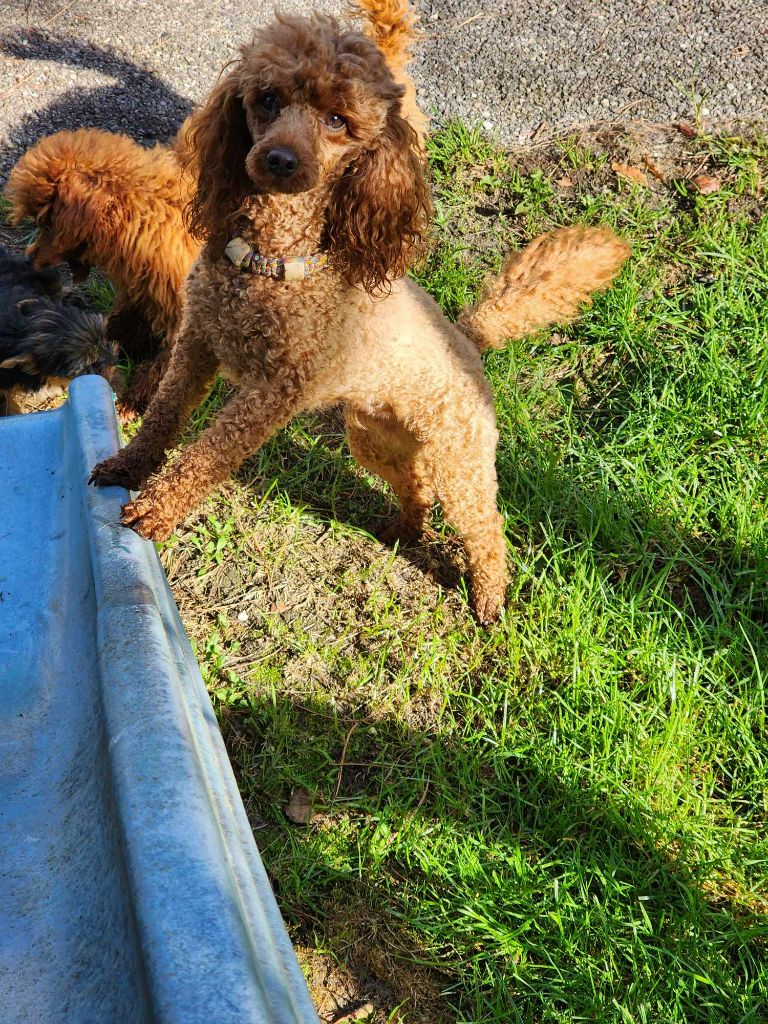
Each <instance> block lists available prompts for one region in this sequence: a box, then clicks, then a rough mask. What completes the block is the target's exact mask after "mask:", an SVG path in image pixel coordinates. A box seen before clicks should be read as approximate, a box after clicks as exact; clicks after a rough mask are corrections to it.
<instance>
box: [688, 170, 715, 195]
mask: <svg viewBox="0 0 768 1024" xmlns="http://www.w3.org/2000/svg"><path fill="white" fill-rule="evenodd" d="M693 184H694V185H695V186H696V188H697V189H698V191H699V192H701V194H702V195H703V196H711V195H712V193H713V192H717V191H719V189H720V179H719V178H714V177H712V176H711V175H709V174H698V175H697V176H696V177H695V178H694V179H693Z"/></svg>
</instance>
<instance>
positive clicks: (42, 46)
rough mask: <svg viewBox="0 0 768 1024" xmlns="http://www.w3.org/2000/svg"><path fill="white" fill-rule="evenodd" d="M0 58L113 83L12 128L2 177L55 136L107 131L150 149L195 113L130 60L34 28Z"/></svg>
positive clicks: (80, 91) (63, 100)
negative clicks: (89, 73)
mask: <svg viewBox="0 0 768 1024" xmlns="http://www.w3.org/2000/svg"><path fill="white" fill-rule="evenodd" d="M0 54H6V55H8V56H12V57H15V58H17V59H21V60H34V61H52V62H54V63H56V64H69V65H71V66H72V67H73V68H87V69H90V70H93V71H98V72H99V73H100V74H102V75H106V76H108V77H110V78H112V79H114V81H113V82H112V83H110V84H109V85H100V86H95V87H93V88H88V87H83V86H75V87H74V88H73V89H71V90H70V91H68V92H67V93H65V94H64V95H62V96H59V97H58V98H57V99H54V100H52V101H51V103H49V104H48V106H46V107H44V108H43V109H41V110H32V111H29V113H27V114H25V116H24V117H23V118H22V119H21V121H19V122H18V123H17V124H15V125H13V126H11V128H10V132H9V134H10V145H9V146H8V148H7V149H6V150H5V151H4V152H3V153H2V155H0V176H2V177H5V175H6V174H7V173H8V171H9V170H10V168H11V167H12V166H13V164H14V163H15V162H16V160H18V158H19V157H20V156H21V154H22V153H23V152H24V151H25V150H26V149H28V148H29V147H30V146H32V145H34V143H35V142H37V141H38V139H41V138H43V137H44V136H46V135H51V134H52V133H53V132H57V131H61V130H62V129H70V130H71V129H76V128H103V129H105V130H107V131H113V132H122V133H123V134H125V135H130V136H131V138H133V139H135V140H136V141H137V142H141V143H144V144H145V145H148V144H151V143H154V142H158V141H160V142H163V141H166V140H167V139H170V138H171V137H172V136H173V135H174V133H175V132H176V129H177V128H178V127H179V125H180V124H181V122H182V121H183V120H184V118H185V117H186V116H187V114H189V112H190V111H191V110H192V102H191V101H190V100H189V99H187V98H186V97H185V96H181V95H179V93H177V92H175V91H174V90H173V89H172V88H170V86H168V85H166V83H165V82H162V81H161V80H160V79H159V78H158V77H157V75H155V74H154V73H153V72H152V71H150V70H148V69H147V68H142V67H139V66H138V65H136V64H133V63H131V62H130V61H127V60H125V58H124V57H121V56H120V55H119V54H117V53H115V52H114V51H113V50H110V49H106V48H103V47H98V46H93V45H91V44H90V43H84V42H81V41H80V40H77V39H71V38H68V37H66V36H59V35H55V34H52V33H47V32H39V31H34V30H31V29H29V30H24V31H16V32H13V33H11V34H9V35H7V36H5V37H4V38H2V39H0ZM20 87H21V86H20Z"/></svg>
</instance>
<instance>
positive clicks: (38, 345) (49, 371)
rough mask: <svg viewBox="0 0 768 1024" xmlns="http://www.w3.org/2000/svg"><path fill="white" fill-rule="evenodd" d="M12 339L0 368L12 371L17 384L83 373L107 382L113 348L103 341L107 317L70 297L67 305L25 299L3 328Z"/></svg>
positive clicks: (112, 345) (41, 299)
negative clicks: (91, 374)
mask: <svg viewBox="0 0 768 1024" xmlns="http://www.w3.org/2000/svg"><path fill="white" fill-rule="evenodd" d="M7 331H8V335H9V336H11V335H12V336H13V337H14V339H15V340H14V343H13V348H14V352H13V354H12V355H8V356H6V357H5V359H3V360H2V361H0V370H5V371H14V372H15V373H16V374H18V376H19V382H20V383H23V382H27V383H29V382H30V381H35V382H36V381H40V380H47V381H49V382H50V381H68V380H71V379H72V378H73V377H80V376H82V375H83V374H86V373H97V374H101V375H102V376H105V377H107V379H110V376H111V368H112V367H113V366H114V365H115V363H116V362H117V357H118V353H117V346H116V345H115V344H114V342H112V341H110V340H108V339H107V334H106V319H105V318H104V317H103V316H102V315H101V314H100V313H94V312H92V311H91V310H88V309H86V308H85V307H84V304H83V303H82V302H80V301H79V300H78V299H76V298H75V297H74V296H71V297H69V298H68V299H67V301H64V302H61V301H58V302H57V301H53V300H51V299H45V298H30V299H23V300H22V301H21V302H18V303H17V304H16V307H15V309H14V310H13V315H12V318H11V320H10V322H9V324H8V325H7Z"/></svg>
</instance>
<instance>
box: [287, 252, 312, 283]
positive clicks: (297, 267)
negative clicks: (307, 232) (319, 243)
mask: <svg viewBox="0 0 768 1024" xmlns="http://www.w3.org/2000/svg"><path fill="white" fill-rule="evenodd" d="M306 276H307V257H306V256H285V257H283V280H284V281H303V280H304V278H305V277H306Z"/></svg>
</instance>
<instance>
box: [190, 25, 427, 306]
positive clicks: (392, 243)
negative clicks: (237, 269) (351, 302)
mask: <svg viewBox="0 0 768 1024" xmlns="http://www.w3.org/2000/svg"><path fill="white" fill-rule="evenodd" d="M305 82H306V83H307V84H306V85H303V83H305ZM297 87H298V88H297ZM267 90H274V91H276V92H282V94H283V95H284V96H285V97H286V98H287V97H288V96H289V95H290V96H291V99H292V102H291V103H290V104H288V105H287V106H286V107H285V109H284V110H283V111H282V112H281V114H280V116H279V117H278V118H277V119H276V120H275V121H274V122H273V123H266V120H265V117H264V116H260V113H259V108H258V97H259V96H261V95H262V94H263V93H265V91H267ZM403 95H404V87H403V86H401V85H398V84H397V83H396V82H395V80H394V78H393V76H392V73H391V71H390V70H389V67H388V66H387V64H386V62H385V61H384V60H383V59H382V55H381V53H380V51H379V50H378V49H377V47H376V46H375V44H374V43H373V42H372V41H371V40H369V39H368V38H367V37H366V36H364V35H362V34H361V33H359V32H357V31H352V30H347V29H343V28H341V26H340V25H339V23H338V22H337V21H335V19H328V18H325V17H321V16H317V15H316V16H313V17H312V18H309V19H306V18H299V17H291V16H287V15H281V16H279V17H278V18H277V21H276V22H275V24H274V25H273V26H272V27H271V28H269V29H267V30H263V31H261V32H257V34H256V36H255V38H254V40H253V42H251V43H250V44H249V45H247V46H244V47H242V48H241V60H240V61H239V62H238V64H237V65H236V66H235V68H234V69H233V70H231V71H230V72H229V74H228V75H227V76H226V78H225V79H224V80H223V81H222V82H221V83H220V84H219V85H218V86H217V88H216V89H214V91H213V93H212V94H211V96H210V97H209V99H208V101H207V103H206V104H205V106H204V107H203V109H202V110H200V111H199V112H198V113H196V114H193V115H192V120H191V125H190V129H189V138H190V147H191V149H192V151H193V152H194V154H195V161H196V164H197V171H198V176H197V193H196V195H195V196H194V198H193V199H192V202H191V203H190V206H189V208H188V218H187V223H188V226H189V228H190V231H191V232H192V234H193V235H195V236H196V237H198V238H203V239H206V240H207V241H208V242H209V243H210V244H211V245H212V246H213V247H217V246H218V247H220V246H221V245H222V244H226V241H227V239H228V237H229V235H230V234H231V227H232V223H233V221H234V220H235V218H236V217H237V216H238V214H239V213H240V212H241V210H242V207H243V204H244V203H245V201H246V199H247V198H248V197H249V196H250V195H251V194H252V193H253V191H254V186H255V187H256V188H257V189H258V188H263V187H267V188H269V187H271V183H270V182H269V181H268V179H267V178H265V172H264V170H263V161H262V158H263V156H264V155H265V154H266V153H267V151H268V150H269V149H274V148H275V147H278V146H291V147H292V148H293V149H294V150H295V151H296V153H297V156H298V157H299V160H300V164H299V170H298V172H297V173H296V174H295V175H294V176H293V177H292V178H290V179H287V181H286V184H285V190H286V191H288V192H290V193H294V192H298V191H301V192H307V191H310V190H313V189H315V188H317V186H318V185H319V183H320V182H321V180H323V179H324V178H326V176H327V172H328V171H329V169H330V168H331V167H333V168H334V172H333V182H334V184H333V197H332V199H331V202H330V203H329V204H327V207H326V215H325V224H324V234H323V238H322V244H323V248H324V249H326V250H327V252H328V254H329V256H330V258H331V261H332V263H333V264H334V266H335V267H336V268H337V269H338V270H339V272H340V273H341V274H342V276H343V278H344V280H345V281H346V282H347V284H350V285H355V284H362V285H363V287H364V288H365V289H366V290H367V291H369V292H371V293H374V292H376V291H377V290H380V289H383V288H386V287H387V284H388V281H390V280H391V279H392V278H393V277H400V276H402V274H404V273H405V270H406V269H407V266H408V265H409V263H410V262H412V261H413V259H414V258H415V257H416V256H418V255H419V254H420V253H421V252H423V249H424V241H425V238H426V234H427V230H428V225H429V220H430V201H429V192H428V190H427V185H426V181H425V180H424V174H423V170H422V166H421V151H420V148H419V144H418V137H417V135H416V133H415V132H414V130H413V128H412V127H411V126H410V125H409V124H408V122H407V121H406V120H405V119H404V117H403V116H402V111H401V104H400V101H401V99H402V97H403ZM318 105H320V106H322V107H324V108H325V109H326V110H327V111H328V112H333V110H334V107H336V106H339V107H340V108H343V110H344V116H345V117H346V119H347V123H348V125H349V132H348V133H345V142H347V141H349V137H350V135H351V137H352V139H358V140H360V139H366V140H367V141H368V143H369V145H368V146H367V147H365V148H363V147H361V146H357V147H355V152H354V158H353V159H351V160H349V161H346V162H344V163H342V164H340V163H339V161H338V152H339V150H340V144H339V141H338V140H337V139H335V138H334V137H333V136H331V135H326V136H323V135H322V133H318V131H317V129H316V122H317V118H316V116H315V115H314V114H313V113H312V111H315V110H316V109H317V107H318ZM247 112H248V113H247ZM249 117H250V120H251V124H250V125H249ZM259 121H261V122H262V123H261V124H259V123H258V122H259ZM262 128H263V131H262V130H261V129H262ZM254 132H256V133H257V134H258V135H259V138H258V141H257V142H254V136H253V133H254Z"/></svg>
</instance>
